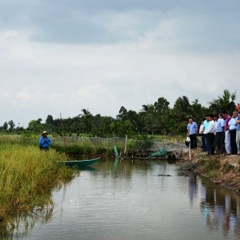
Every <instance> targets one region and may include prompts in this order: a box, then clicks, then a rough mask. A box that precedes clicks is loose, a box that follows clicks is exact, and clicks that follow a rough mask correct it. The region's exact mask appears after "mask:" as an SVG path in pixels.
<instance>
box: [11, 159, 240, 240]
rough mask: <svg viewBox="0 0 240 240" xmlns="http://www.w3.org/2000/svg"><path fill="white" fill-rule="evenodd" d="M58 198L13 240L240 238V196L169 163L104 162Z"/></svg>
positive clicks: (60, 191) (57, 193) (55, 195)
mask: <svg viewBox="0 0 240 240" xmlns="http://www.w3.org/2000/svg"><path fill="white" fill-rule="evenodd" d="M52 198H53V202H54V208H52V209H50V210H45V212H44V213H42V212H41V213H40V214H36V215H35V217H32V218H31V219H29V217H26V219H27V221H28V223H27V224H28V230H27V231H26V226H25V225H26V223H25V225H24V223H23V224H22V225H23V227H22V230H21V227H19V228H18V230H17V231H16V230H15V232H14V234H13V236H14V237H13V239H33V240H38V239H39V240H43V239H49V240H57V239H58V240H59V239H60V240H61V239H73V240H75V239H76V240H77V239H81V240H128V239H129V240H130V239H131V240H135V239H136V240H146V239H147V240H155V239H156V240H157V239H163V240H174V239H178V240H198V239H199V240H202V239H206V240H211V239H214V240H216V239H228V240H231V239H234V240H235V239H240V198H239V196H237V195H236V194H235V193H233V192H231V191H228V190H226V189H223V188H219V187H218V186H216V185H214V184H211V183H210V182H208V181H207V180H206V179H203V178H201V177H199V176H197V175H195V174H193V173H185V172H181V171H179V169H178V166H177V165H176V164H173V163H168V162H166V161H158V162H156V161H149V162H146V161H135V162H131V161H126V160H124V161H118V162H116V161H114V160H107V159H102V160H100V162H99V163H97V164H95V165H93V166H92V167H89V168H88V169H85V170H82V171H80V172H79V175H78V176H77V177H75V178H74V179H73V180H72V181H71V183H69V184H68V185H67V186H65V187H63V188H61V189H56V190H54V192H53V197H52ZM26 219H25V220H22V221H26ZM19 225H21V224H19ZM29 226H31V227H29ZM23 229H25V230H23Z"/></svg>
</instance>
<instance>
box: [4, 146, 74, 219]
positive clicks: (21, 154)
mask: <svg viewBox="0 0 240 240" xmlns="http://www.w3.org/2000/svg"><path fill="white" fill-rule="evenodd" d="M66 159H67V157H66V155H65V154H60V153H57V152H56V151H55V150H52V149H51V150H50V151H47V152H45V151H40V150H39V148H38V147H35V146H27V147H23V146H21V145H19V144H14V145H9V144H0V191H1V195H0V216H2V215H6V214H8V213H10V212H16V211H21V210H29V209H31V208H33V207H34V206H44V205H47V204H52V200H51V191H52V189H53V188H54V187H59V186H60V185H62V184H63V183H64V182H68V181H70V180H71V179H72V178H73V176H74V171H73V170H71V169H68V168H65V167H63V166H60V164H59V161H64V160H66Z"/></svg>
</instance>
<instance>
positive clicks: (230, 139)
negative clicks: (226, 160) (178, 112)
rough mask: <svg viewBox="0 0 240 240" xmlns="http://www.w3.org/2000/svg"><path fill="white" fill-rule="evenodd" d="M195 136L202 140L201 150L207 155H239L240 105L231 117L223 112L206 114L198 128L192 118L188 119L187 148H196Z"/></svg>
mask: <svg viewBox="0 0 240 240" xmlns="http://www.w3.org/2000/svg"><path fill="white" fill-rule="evenodd" d="M197 136H201V138H202V149H203V151H205V152H207V153H208V154H209V155H213V154H215V153H216V154H221V153H226V154H227V155H230V154H238V155H240V105H238V106H237V108H236V110H235V111H233V113H232V116H230V114H229V113H228V112H227V111H225V112H223V113H221V114H219V115H213V114H206V116H205V119H202V121H201V125H200V127H199V128H198V125H197V123H196V122H194V121H193V118H192V117H190V118H189V119H188V125H187V137H188V139H189V143H187V142H186V144H189V147H190V148H191V149H196V148H197Z"/></svg>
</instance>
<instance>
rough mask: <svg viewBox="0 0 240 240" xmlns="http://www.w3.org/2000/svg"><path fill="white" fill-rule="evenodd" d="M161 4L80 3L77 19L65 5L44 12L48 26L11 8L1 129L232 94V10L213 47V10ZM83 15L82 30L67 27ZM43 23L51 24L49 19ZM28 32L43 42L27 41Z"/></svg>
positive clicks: (3, 47) (3, 49)
mask: <svg viewBox="0 0 240 240" xmlns="http://www.w3.org/2000/svg"><path fill="white" fill-rule="evenodd" d="M33 2H34V4H33V5H31V6H29V7H28V9H29V8H31V9H35V4H37V2H36V1H33ZM74 3H75V4H77V2H74ZM164 3H165V5H164V8H162V9H161V7H160V5H159V7H158V8H156V7H155V8H153V7H152V9H151V8H150V7H148V8H146V9H143V8H142V9H141V8H140V7H139V8H137V7H136V6H135V5H131V6H129V8H128V7H127V5H124V4H123V5H122V3H121V4H120V5H121V7H122V10H121V11H120V10H119V11H118V10H117V8H114V6H113V5H112V3H110V2H108V4H110V5H111V7H109V6H110V5H105V8H104V9H102V7H100V6H98V7H99V9H98V7H97V6H96V8H95V9H94V8H92V7H91V6H90V5H89V4H86V3H83V2H81V4H83V5H84V7H86V8H85V9H83V12H84V13H83V15H82V16H80V17H79V18H78V16H77V15H76V14H75V13H76V11H75V9H73V8H72V7H73V5H72V4H73V3H72V4H70V5H69V6H67V8H66V9H65V8H64V5H62V4H64V2H60V4H59V5H54V7H53V5H51V6H49V9H51V11H53V10H54V11H53V12H51V11H50V10H49V11H50V12H51V14H50V12H45V13H44V14H43V15H44V16H45V17H46V19H43V17H42V16H41V14H39V13H37V14H36V15H34V14H32V13H36V11H35V10H34V11H33V12H31V11H30V12H28V11H27V12H26V11H24V9H23V7H22V8H20V10H19V11H18V10H17V9H15V15H16V18H17V19H18V20H19V24H17V22H16V21H14V20H13V19H12V20H9V21H10V23H9V24H8V27H5V28H4V29H2V30H1V31H0V54H1V56H2V57H1V59H0V79H1V81H0V82H1V88H0V100H1V101H0V109H2V114H0V125H1V122H2V123H3V122H5V121H9V120H14V121H15V122H20V123H23V124H24V125H25V126H26V123H28V122H29V121H30V120H32V119H38V118H42V119H43V120H45V119H46V117H47V115H48V114H51V115H53V117H54V118H58V117H59V114H60V113H62V115H63V117H69V116H70V117H72V116H76V115H78V114H79V113H81V109H83V108H88V109H89V110H90V112H92V113H93V114H98V113H100V114H102V115H111V116H113V117H115V116H116V115H117V114H118V111H119V109H120V107H121V106H124V107H126V108H127V109H129V110H130V109H131V110H135V111H139V110H140V109H141V108H142V105H143V104H151V103H154V102H155V101H157V99H158V98H159V97H165V98H166V99H167V100H168V101H169V102H170V103H171V105H173V104H174V102H175V100H176V99H177V98H178V97H181V96H187V97H188V98H189V100H190V101H193V100H195V99H199V102H200V103H203V104H206V103H207V102H209V101H211V100H212V99H213V98H216V97H217V96H219V95H221V94H222V93H223V90H224V89H229V90H230V91H231V92H234V91H236V90H237V89H239V87H240V84H239V81H238V76H239V74H240V70H239V64H240V55H239V42H237V41H235V40H236V39H237V37H239V33H238V31H236V26H238V25H239V24H238V23H239V22H238V21H236V22H233V21H232V20H233V19H234V20H235V14H236V13H235V9H231V8H228V9H227V10H226V11H227V12H229V13H228V14H229V15H228V16H229V18H227V23H228V24H231V27H230V28H229V29H228V30H226V31H225V32H224V35H223V37H222V40H219V41H218V38H219V36H220V33H221V29H226V26H228V24H225V25H224V20H223V19H221V21H220V23H219V24H218V21H217V20H218V19H219V13H216V14H215V12H212V10H211V7H209V9H208V11H209V12H208V11H202V12H201V11H199V12H198V13H197V14H196V12H197V11H196V9H195V8H194V6H195V7H197V6H196V5H195V4H191V10H192V9H193V11H189V12H188V11H187V10H186V9H183V8H181V7H179V6H178V5H176V6H175V7H174V8H171V7H170V6H169V5H168V3H167V2H164ZM38 4H39V3H38ZM41 4H44V1H42V2H41ZM46 4H47V3H46ZM141 4H144V3H143V2H141ZM149 4H150V5H151V3H149ZM152 4H153V5H157V2H154V3H153V2H152ZM235 4H236V3H235ZM23 6H24V3H23ZM44 6H45V7H46V5H44ZM107 6H108V7H109V8H108V7H107ZM142 6H143V5H142ZM12 7H14V6H12ZM41 7H43V6H41ZM162 7H163V6H162ZM88 8H91V10H92V11H89V12H88V11H87V9H88ZM63 9H65V10H66V11H65V12H64V11H63ZM164 9H165V10H164ZM200 10H201V8H200ZM55 11H57V13H63V12H64V14H65V15H64V16H63V19H64V20H66V24H65V25H63V26H62V28H61V29H60V28H59V29H55V26H57V27H59V22H56V21H57V19H58V17H59V15H58V14H57V13H56V12H55ZM39 12H41V11H40V10H39ZM70 13H74V14H73V18H71V16H72V15H71V14H70ZM93 13H94V14H93ZM194 13H195V14H196V15H194ZM231 13H232V14H231ZM24 14H25V15H24ZM224 14H227V13H224ZM23 15H24V16H25V17H22V16H23ZM201 16H202V17H203V18H201ZM83 17H84V18H86V21H85V22H84V24H85V25H84V26H83V29H84V31H82V32H80V33H79V32H75V33H74V31H76V30H77V28H75V29H74V28H73V31H72V30H69V31H68V30H67V29H69V28H70V27H71V23H75V24H78V23H79V21H80V22H81V20H82V18H83ZM51 19H52V20H53V22H49V21H48V20H51ZM30 20H32V21H30ZM208 25H210V27H209V26H208ZM204 26H206V28H204ZM223 26H224V28H223ZM75 27H77V26H75ZM99 29H100V30H101V31H99ZM212 29H215V30H214V31H212V32H208V31H209V30H212ZM102 30H104V32H102ZM205 31H206V32H205ZM49 34H50V35H49ZM85 34H87V35H86V36H84V35H85ZM99 34H100V35H99ZM33 35H35V36H37V35H38V37H39V40H40V38H42V41H37V40H38V39H37V38H35V41H33V40H32V36H33ZM232 36H233V37H232ZM65 37H66V38H65ZM64 39H65V40H64ZM84 39H85V40H86V41H85V40H84ZM43 40H44V41H43ZM84 43H87V44H84ZM210 43H211V44H210ZM229 43H231V44H230V45H229ZM225 46H227V47H225ZM233 49H236V51H233ZM237 97H238V99H239V96H238V92H237ZM238 102H239V100H238Z"/></svg>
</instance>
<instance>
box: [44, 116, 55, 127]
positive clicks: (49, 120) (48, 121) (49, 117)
mask: <svg viewBox="0 0 240 240" xmlns="http://www.w3.org/2000/svg"><path fill="white" fill-rule="evenodd" d="M45 123H46V124H47V125H52V124H53V117H52V115H48V116H47V118H46V121H45Z"/></svg>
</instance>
